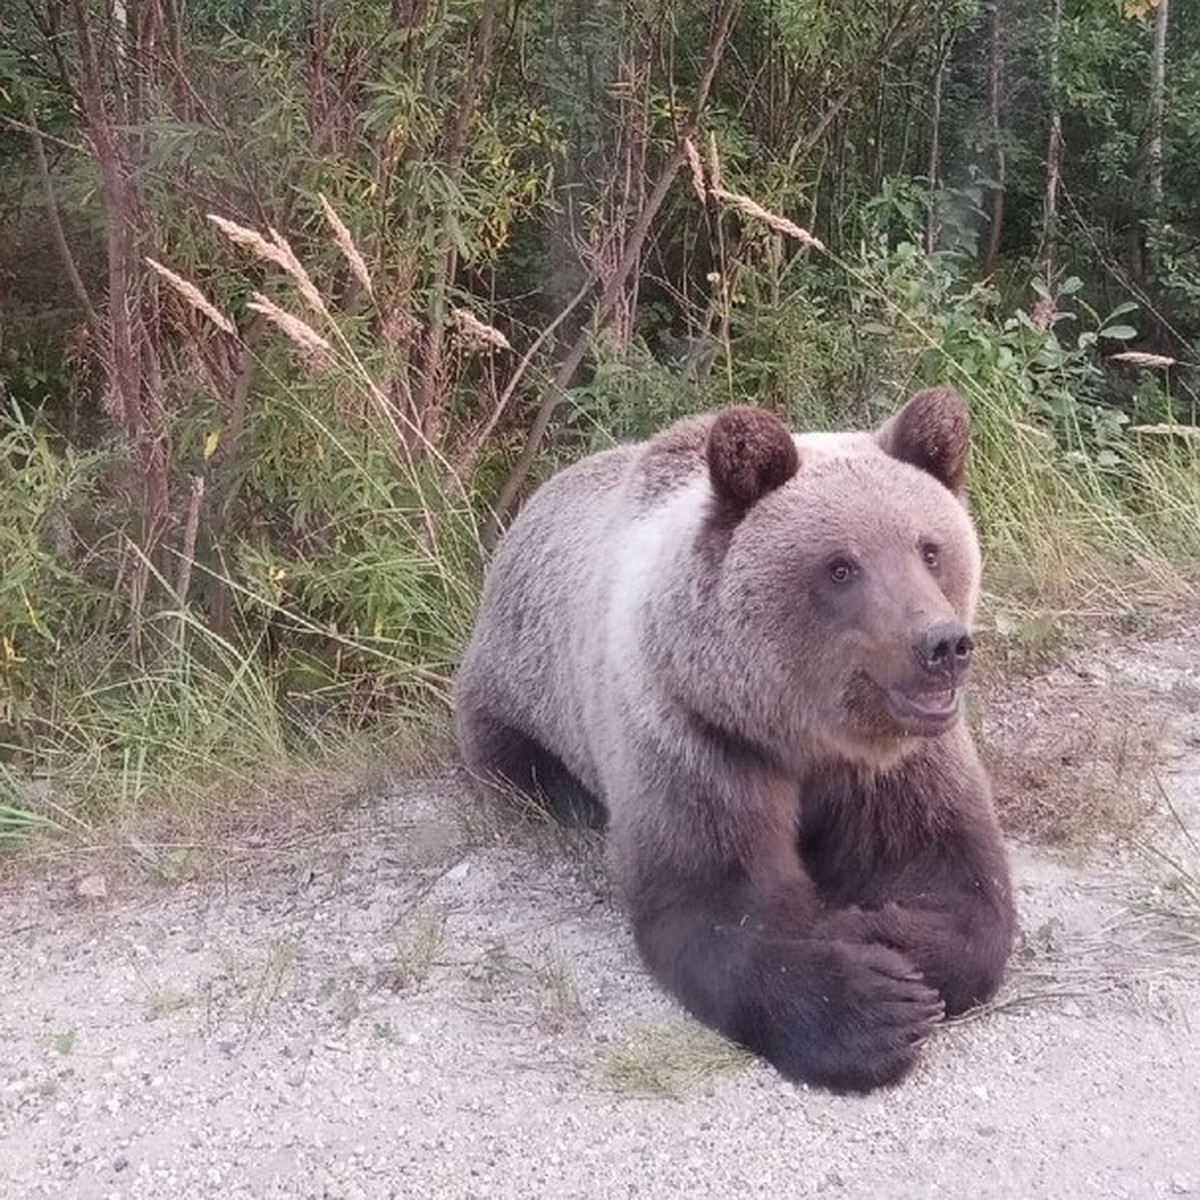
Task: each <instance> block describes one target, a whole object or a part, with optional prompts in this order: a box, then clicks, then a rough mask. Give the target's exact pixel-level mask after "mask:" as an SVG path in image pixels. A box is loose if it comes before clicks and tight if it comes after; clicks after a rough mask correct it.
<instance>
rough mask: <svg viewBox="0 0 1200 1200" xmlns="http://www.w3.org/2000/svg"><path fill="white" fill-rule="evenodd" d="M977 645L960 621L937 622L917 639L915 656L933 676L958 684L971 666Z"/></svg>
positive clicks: (914, 650) (914, 649)
mask: <svg viewBox="0 0 1200 1200" xmlns="http://www.w3.org/2000/svg"><path fill="white" fill-rule="evenodd" d="M974 649H975V643H974V641H972V639H971V635H970V633H969V632H968V631H967V627H966V626H965V625H963V624H962V622H961V621H935V622H934V623H933V624H932V625H927V626H926V627H925V628H924V629H923V630H921V632H920V633H919V634H918V635H917V637H916V640H915V642H914V643H913V653H914V654H915V655H916V658H917V662H919V663H920V664H921V666H922V667H924V669H925V670H926V671H928V672H929V674H930V675H936V676H937V677H938V678H939V679H944V680H945V681H946V682H947V683H949V684H956V683H958V681H959V680H960V679H962V677H963V676H964V675H965V674H966V672H967V668H968V667H969V666H970V665H971V653H972V651H973V650H974Z"/></svg>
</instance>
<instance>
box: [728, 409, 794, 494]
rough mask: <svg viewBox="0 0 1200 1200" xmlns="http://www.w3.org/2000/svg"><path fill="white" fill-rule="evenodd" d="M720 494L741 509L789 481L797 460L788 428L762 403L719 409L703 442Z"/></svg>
mask: <svg viewBox="0 0 1200 1200" xmlns="http://www.w3.org/2000/svg"><path fill="white" fill-rule="evenodd" d="M705 457H706V458H707V460H708V475H709V478H710V479H711V480H712V486H713V491H714V492H716V494H717V496H718V498H719V499H721V500H723V501H725V502H726V503H727V504H729V505H731V506H733V507H734V508H736V509H738V510H739V511H744V510H745V509H747V508H749V507H750V506H751V505H752V504H753V503H754V502H755V501H756V500H759V499H761V498H762V497H763V496H765V495H766V494H767V493H768V492H772V491H774V490H775V489H776V488H777V487H779V486H781V485H782V484H785V483H787V481H788V480H789V479H791V477H792V476H793V475H795V473H796V470H797V468H798V467H799V466H800V455H799V453H798V452H797V450H796V443H795V441H794V439H793V438H792V435H791V433H790V432H789V431H788V429H787V427H786V426H785V425H784V424H783V422H782V421H780V419H779V418H778V417H776V416H775V415H774V414H773V413H769V412H767V410H766V409H765V408H753V407H751V406H748V405H747V406H743V407H738V408H727V409H725V410H724V411H723V412H721V413H719V414H718V415H717V419H716V420H715V421H714V422H713V426H712V428H711V429H710V430H709V432H708V445H707V447H706V448H705Z"/></svg>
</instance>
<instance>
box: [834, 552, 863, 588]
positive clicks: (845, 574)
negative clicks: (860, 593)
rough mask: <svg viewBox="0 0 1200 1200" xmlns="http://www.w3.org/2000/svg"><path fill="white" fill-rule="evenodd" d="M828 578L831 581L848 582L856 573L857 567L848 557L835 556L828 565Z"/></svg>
mask: <svg viewBox="0 0 1200 1200" xmlns="http://www.w3.org/2000/svg"><path fill="white" fill-rule="evenodd" d="M828 571H829V579H830V582H832V583H837V584H846V583H849V582H850V581H851V580H852V579H853V578H854V576H855V575H857V574H858V567H857V566H856V565H855V563H854V562H853V561H851V560H850V559H848V558H835V559H834V560H833V561H832V562H831V563H830V564H829V567H828Z"/></svg>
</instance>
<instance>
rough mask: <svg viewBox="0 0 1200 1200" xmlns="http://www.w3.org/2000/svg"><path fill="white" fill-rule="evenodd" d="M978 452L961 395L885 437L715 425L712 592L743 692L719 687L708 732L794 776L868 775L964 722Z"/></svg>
mask: <svg viewBox="0 0 1200 1200" xmlns="http://www.w3.org/2000/svg"><path fill="white" fill-rule="evenodd" d="M969 442H970V426H969V420H968V415H967V410H966V406H965V404H964V403H963V401H962V400H961V398H960V397H959V396H958V395H957V394H956V393H955V392H953V391H951V390H949V389H946V388H938V389H930V390H927V391H923V392H918V393H917V394H915V395H914V396H912V397H911V399H910V400H909V401H908V402H907V403H906V404H905V405H904V406H903V408H901V410H900V411H899V412H898V413H896V415H895V416H893V417H892V418H891V420H889V421H888V422H887V423H886V424H884V425H883V426H881V427H880V428H879V429H877V430H875V431H874V432H873V433H832V434H799V435H793V434H792V433H790V432H789V431H788V430H787V429H786V428H785V427H784V425H783V424H782V423H781V422H780V421H778V420H777V418H775V417H774V416H773V415H771V414H770V413H768V412H766V411H765V410H763V409H758V408H734V409H727V410H725V411H724V412H722V413H720V414H719V415H718V416H717V418H716V420H715V421H714V423H713V425H712V427H711V429H710V431H709V435H708V441H707V446H706V457H707V463H708V473H709V483H710V486H711V491H712V506H711V513H710V516H709V518H708V521H707V524H706V526H705V530H704V532H703V533H702V535H701V537H702V540H703V539H705V538H707V539H710V546H709V549H710V553H708V554H702V558H706V559H707V561H708V562H709V563H711V564H712V567H711V572H712V573H711V574H710V575H709V577H708V579H707V586H705V587H704V589H703V590H704V591H705V592H706V593H707V594H708V597H709V604H708V605H706V607H707V609H708V614H709V618H710V620H711V622H712V623H711V624H709V625H708V628H709V630H710V633H711V635H712V636H713V637H714V638H715V642H716V643H717V644H716V645H714V646H713V647H712V648H713V649H714V650H715V651H716V654H715V656H714V657H713V658H711V659H710V664H711V665H713V666H715V667H716V669H718V670H719V671H720V672H721V674H722V676H723V679H724V680H728V679H729V676H730V675H733V676H734V680H733V681H731V686H729V687H726V686H725V683H724V682H722V683H721V684H718V685H716V686H715V687H712V686H711V684H712V680H711V676H710V677H709V681H708V682H709V684H710V687H708V688H705V687H703V686H702V687H701V688H700V689H699V690H700V691H701V692H706V693H707V697H708V699H710V700H712V701H713V703H712V704H708V703H704V704H703V707H704V708H707V709H708V710H709V711H708V712H707V713H704V714H703V715H706V716H707V717H708V718H709V719H711V720H714V721H716V722H717V723H718V724H719V725H721V726H724V727H726V728H728V729H729V730H730V732H735V733H738V734H740V735H741V736H743V737H746V738H747V739H748V740H750V741H751V742H753V743H755V744H757V745H759V746H762V747H764V748H767V749H769V750H771V751H772V752H773V754H774V756H775V757H777V758H779V759H780V760H781V761H783V762H789V760H790V761H792V762H794V763H811V761H812V756H813V753H814V751H815V752H817V753H818V754H819V755H821V756H825V755H829V756H832V757H834V758H837V759H840V760H850V761H853V762H857V763H860V764H862V765H863V766H867V767H882V766H885V765H887V764H889V763H891V762H894V761H896V760H897V759H898V758H899V757H902V756H903V755H904V754H905V752H906V751H907V750H909V749H911V748H913V747H914V746H916V745H919V744H920V741H921V739H923V738H927V737H931V736H936V735H938V734H941V733H944V732H945V731H947V730H948V729H950V728H951V727H952V726H953V725H954V724H955V723H956V722H957V721H958V720H959V717H960V703H961V688H962V685H963V682H964V679H965V677H966V674H967V671H968V668H969V665H970V661H971V652H972V642H971V633H970V626H971V622H972V620H973V618H974V613H975V605H976V601H977V599H978V595H979V578H980V551H979V543H978V540H977V538H976V535H975V530H974V526H973V525H972V522H971V519H970V517H969V515H968V513H967V510H966V506H965V504H964V502H963V499H962V489H963V477H964V471H965V467H966V459H967V453H968V449H969ZM704 657H705V658H708V657H709V656H707V655H705V656H704ZM718 662H719V666H716V664H717V663H718ZM697 665H699V664H697ZM691 682H692V683H693V684H697V683H699V682H700V681H699V680H697V679H694V678H693V680H692V681H691ZM688 690H689V691H692V692H693V695H695V694H696V691H695V690H694V689H693V688H689V689H688Z"/></svg>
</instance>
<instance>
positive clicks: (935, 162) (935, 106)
mask: <svg viewBox="0 0 1200 1200" xmlns="http://www.w3.org/2000/svg"><path fill="white" fill-rule="evenodd" d="M950 45H951V39H950V38H949V37H946V38H944V39H942V38H939V39H938V47H937V66H936V67H935V68H934V72H933V100H932V111H931V113H930V126H931V128H930V131H929V171H928V175H929V216H928V219H927V221H926V225H925V252H926V253H927V254H932V253H933V252H934V251H935V250H936V249H937V246H938V240H939V238H940V237H941V233H942V228H941V221H940V220H939V219H938V217H939V214H938V187H939V186H940V184H941V174H942V85H943V82H944V80H945V78H946V60H947V59H948V58H949V57H950Z"/></svg>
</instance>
